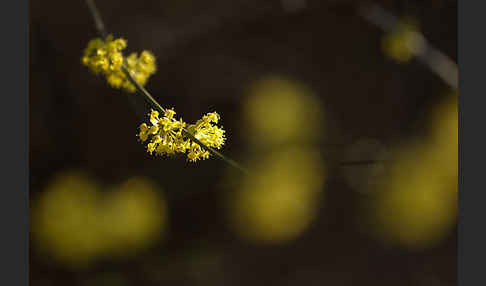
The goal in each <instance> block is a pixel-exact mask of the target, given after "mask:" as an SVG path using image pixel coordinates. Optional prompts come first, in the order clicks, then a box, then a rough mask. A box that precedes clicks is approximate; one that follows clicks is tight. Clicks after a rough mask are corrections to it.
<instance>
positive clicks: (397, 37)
mask: <svg viewBox="0 0 486 286" xmlns="http://www.w3.org/2000/svg"><path fill="white" fill-rule="evenodd" d="M381 45H382V49H383V52H384V53H385V55H386V56H388V57H390V58H391V59H393V60H395V61H397V62H402V63H404V62H408V61H410V60H411V59H412V58H413V57H414V56H416V55H417V54H419V53H421V52H423V49H424V39H423V37H422V36H421V35H420V33H419V30H418V25H417V24H416V23H415V22H414V21H412V20H410V19H404V20H402V21H401V22H400V23H399V24H398V25H397V27H396V29H395V31H393V32H391V33H389V34H386V35H385V36H384V37H383V40H382V42H381Z"/></svg>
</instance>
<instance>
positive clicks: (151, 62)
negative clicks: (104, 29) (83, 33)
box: [82, 35, 157, 92]
mask: <svg viewBox="0 0 486 286" xmlns="http://www.w3.org/2000/svg"><path fill="white" fill-rule="evenodd" d="M126 47H127V42H126V40H124V39H113V36H112V35H109V36H108V37H106V39H105V40H103V39H101V38H96V39H94V40H91V41H89V43H88V46H87V47H86V48H85V50H84V55H83V57H82V63H83V64H84V65H85V66H87V67H88V68H89V69H91V71H93V72H94V73H95V74H99V73H102V74H103V75H104V76H105V77H106V80H107V81H108V83H109V84H110V85H111V86H112V87H114V88H123V89H125V90H126V91H128V92H135V90H136V89H135V86H134V85H133V84H132V83H131V82H130V81H129V79H128V78H127V76H126V75H125V73H124V72H123V70H122V66H123V63H124V62H125V65H126V67H127V69H128V71H129V72H130V74H131V75H132V76H133V77H134V78H135V80H136V81H137V82H138V83H139V84H140V85H142V86H143V85H145V84H146V82H147V80H148V78H149V77H150V76H151V75H152V74H154V73H155V71H156V69H157V68H156V65H155V57H154V55H153V54H152V53H150V52H148V51H143V52H141V53H140V56H138V55H137V53H131V54H130V55H129V56H128V57H127V58H124V57H123V54H122V50H123V49H125V48H126Z"/></svg>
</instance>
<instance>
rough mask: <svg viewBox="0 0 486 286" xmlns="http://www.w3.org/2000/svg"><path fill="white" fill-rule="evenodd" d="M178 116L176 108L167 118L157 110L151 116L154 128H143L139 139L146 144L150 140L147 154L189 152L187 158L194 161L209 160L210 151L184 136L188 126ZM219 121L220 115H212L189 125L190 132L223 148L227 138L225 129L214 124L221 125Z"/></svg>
mask: <svg viewBox="0 0 486 286" xmlns="http://www.w3.org/2000/svg"><path fill="white" fill-rule="evenodd" d="M174 114H175V111H174V110H173V109H167V110H166V111H165V113H164V116H163V117H159V112H158V111H155V110H153V111H152V112H151V113H150V124H151V126H150V127H149V126H148V125H147V124H146V123H142V124H141V125H140V127H139V129H140V133H139V134H138V137H139V138H140V140H141V141H142V142H145V141H147V140H148V141H149V142H148V143H147V151H148V152H149V153H150V154H152V153H154V152H155V154H156V155H172V154H175V153H186V151H188V153H187V158H188V159H189V161H191V162H195V161H197V160H199V159H207V158H209V152H208V151H207V150H204V149H203V148H201V146H199V144H197V143H195V142H192V141H191V139H190V138H187V136H185V135H184V132H183V130H184V128H185V127H186V123H185V122H184V121H182V118H180V119H179V121H177V120H176V119H175V118H174ZM219 118H220V117H219V115H218V114H217V113H216V112H212V113H208V114H206V115H204V116H203V118H202V119H199V120H198V121H197V122H196V124H192V125H189V126H188V128H187V132H189V133H190V134H192V135H193V136H194V137H195V138H196V139H198V140H199V141H201V142H202V143H203V144H205V145H206V146H209V147H213V148H217V149H220V148H221V147H222V146H223V144H224V141H225V139H226V138H225V136H224V130H223V129H222V128H220V127H218V126H216V125H214V124H217V123H218V121H219ZM149 138H150V140H149Z"/></svg>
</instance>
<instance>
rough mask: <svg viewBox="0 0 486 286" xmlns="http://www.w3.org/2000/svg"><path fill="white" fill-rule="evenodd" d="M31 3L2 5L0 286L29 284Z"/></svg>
mask: <svg viewBox="0 0 486 286" xmlns="http://www.w3.org/2000/svg"><path fill="white" fill-rule="evenodd" d="M28 3H29V2H28V0H20V1H2V4H3V5H1V7H0V11H1V14H2V15H1V16H0V19H1V20H0V26H1V33H0V34H1V35H2V40H1V42H2V44H1V45H0V46H1V50H2V53H1V55H2V68H1V69H0V78H1V79H2V80H1V91H0V92H1V98H2V104H1V107H2V111H1V112H0V122H1V125H2V126H1V130H2V140H1V142H2V143H1V144H2V147H1V148H0V150H1V162H2V167H3V168H2V169H3V170H2V172H1V187H2V196H1V199H0V221H1V222H2V224H1V227H2V228H1V235H0V237H1V238H2V242H1V243H0V253H1V259H2V262H3V267H1V271H0V284H1V285H28V280H29V275H28V274H29V272H28V267H29V265H28V260H29V257H28V254H29V253H28V249H29V238H28V237H29V219H28V217H29V186H28V185H29V168H28V165H29V157H28V154H29V151H28V137H29V129H28V111H29V106H28V91H29V82H28V70H29V68H28V58H29V48H28V44H29V26H28V25H29V18H28V16H29V11H28Z"/></svg>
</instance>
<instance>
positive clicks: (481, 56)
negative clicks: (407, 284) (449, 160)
mask: <svg viewBox="0 0 486 286" xmlns="http://www.w3.org/2000/svg"><path fill="white" fill-rule="evenodd" d="M458 2H459V3H458V4H459V7H458V13H459V14H458V19H459V23H458V25H459V27H458V28H459V29H458V32H459V35H458V39H459V40H458V43H459V49H458V51H459V57H458V58H459V67H460V73H459V94H460V95H459V180H458V183H459V186H458V188H459V220H458V256H457V257H458V263H457V271H458V273H457V279H458V285H486V275H485V270H486V269H485V266H484V260H485V255H484V254H485V253H486V247H485V245H486V243H485V242H486V232H485V229H484V227H483V225H484V219H483V218H484V209H485V208H486V207H485V202H486V200H485V198H486V190H485V188H484V181H485V171H484V164H485V161H486V155H485V152H484V149H485V146H486V137H485V136H484V132H483V130H484V114H485V113H486V112H485V107H486V97H485V94H484V89H485V72H484V65H485V62H486V57H485V53H486V39H485V37H484V36H481V35H482V34H484V33H482V32H483V31H484V27H485V24H486V23H485V22H486V21H485V16H484V11H485V8H486V3H485V2H484V1H458ZM466 110H467V111H466ZM465 123H466V124H465ZM464 133H466V134H468V136H469V140H467V141H466V140H465V138H464ZM464 162H467V164H468V166H469V167H468V169H467V180H466V181H464V178H463V177H464ZM466 205H467V207H466ZM466 225H467V227H466ZM466 229H467V231H465V230H466Z"/></svg>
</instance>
